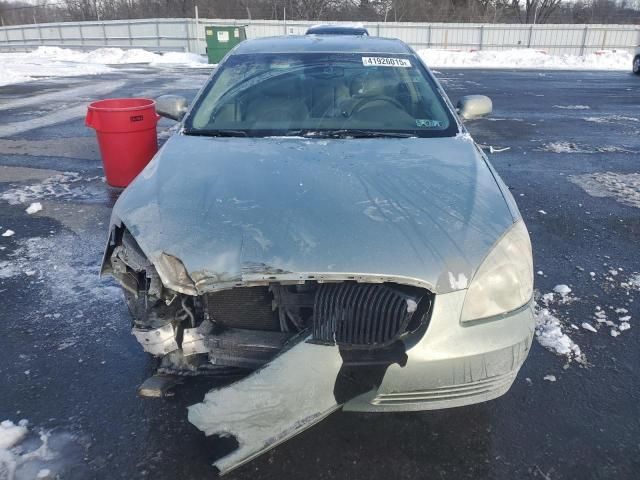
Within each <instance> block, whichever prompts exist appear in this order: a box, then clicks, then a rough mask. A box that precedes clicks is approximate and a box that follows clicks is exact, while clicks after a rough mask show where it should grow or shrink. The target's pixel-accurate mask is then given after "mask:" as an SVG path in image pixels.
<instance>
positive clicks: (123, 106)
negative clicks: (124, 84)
mask: <svg viewBox="0 0 640 480" xmlns="http://www.w3.org/2000/svg"><path fill="white" fill-rule="evenodd" d="M155 104H156V102H155V100H152V99H150V98H109V99H106V100H98V101H97V102H92V103H90V104H89V110H95V111H102V112H131V111H136V110H144V109H147V108H149V107H154V106H155Z"/></svg>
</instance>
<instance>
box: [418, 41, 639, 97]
mask: <svg viewBox="0 0 640 480" xmlns="http://www.w3.org/2000/svg"><path fill="white" fill-rule="evenodd" d="M418 54H419V55H420V56H421V57H422V59H423V60H424V61H425V62H426V63H427V65H429V67H439V68H442V67H456V68H521V69H542V70H629V71H630V70H631V63H632V60H633V55H632V54H631V53H629V52H626V51H622V50H606V51H600V52H596V53H590V54H588V55H582V56H581V55H552V54H548V53H546V52H544V51H541V50H533V49H525V48H522V49H512V50H477V51H458V50H437V49H424V50H419V51H418ZM560 108H562V107H560Z"/></svg>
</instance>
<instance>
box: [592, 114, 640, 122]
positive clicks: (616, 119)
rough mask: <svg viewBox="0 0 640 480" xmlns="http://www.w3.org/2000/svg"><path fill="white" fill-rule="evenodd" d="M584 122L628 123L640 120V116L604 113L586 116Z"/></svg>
mask: <svg viewBox="0 0 640 480" xmlns="http://www.w3.org/2000/svg"><path fill="white" fill-rule="evenodd" d="M583 120H584V121H585V122H592V123H629V122H635V123H637V122H640V118H637V117H627V116H625V115H605V116H602V117H586V118H584V119H583Z"/></svg>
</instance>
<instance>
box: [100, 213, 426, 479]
mask: <svg viewBox="0 0 640 480" xmlns="http://www.w3.org/2000/svg"><path fill="white" fill-rule="evenodd" d="M154 259H156V260H155V264H154V263H152V262H151V261H150V260H149V259H148V257H147V256H146V255H145V254H144V252H143V251H142V249H141V248H140V246H139V245H138V243H137V242H136V240H135V239H134V237H133V235H132V234H131V233H130V232H129V231H128V230H127V229H126V228H125V227H124V226H123V225H121V226H115V227H114V228H113V230H112V232H111V236H110V240H109V244H108V246H107V250H106V252H105V258H104V262H103V268H102V273H103V274H109V275H112V276H113V277H114V278H115V279H116V280H117V281H118V282H119V283H120V284H121V286H122V288H123V290H124V295H125V298H126V301H127V304H128V306H129V310H130V312H131V315H132V325H133V329H132V332H133V335H134V336H135V337H136V339H137V340H138V341H139V342H140V344H141V345H142V347H143V348H144V350H145V351H147V352H148V353H150V354H152V355H154V356H156V357H158V358H159V360H160V363H159V368H158V372H157V375H155V376H154V377H152V378H151V379H149V380H147V381H146V382H145V383H144V384H143V385H142V386H141V387H140V389H139V393H140V394H141V395H144V396H164V395H167V394H169V393H170V388H171V387H173V386H174V385H175V384H176V383H179V381H180V379H182V378H184V377H185V376H194V375H214V376H222V375H224V376H228V375H238V376H241V377H243V378H241V379H240V380H238V381H236V382H235V383H232V384H231V385H229V386H227V387H222V388H218V389H214V390H212V391H210V392H209V393H208V394H207V395H206V397H205V400H204V402H202V403H200V404H197V405H194V406H192V407H190V409H189V420H190V421H191V422H192V423H193V424H194V425H195V426H196V427H198V428H199V429H200V430H202V431H204V432H205V434H207V435H213V434H218V435H233V436H234V437H236V440H237V441H238V445H239V446H238V448H237V449H236V450H235V451H234V452H232V453H231V454H230V455H228V456H226V457H224V458H222V459H220V460H218V461H217V462H216V463H215V466H216V467H217V468H218V470H219V471H220V472H221V473H226V472H227V471H229V470H230V469H232V468H235V467H237V466H239V465H241V464H242V463H244V462H246V461H248V460H250V459H251V458H253V457H255V456H256V455H259V454H260V453H262V452H264V451H265V450H267V449H269V448H272V447H273V446H275V445H277V444H278V443H280V442H282V441H284V440H286V439H288V438H290V437H291V436H293V435H295V434H296V433H298V432H300V431H301V430H303V429H305V428H307V427H309V426H310V425H312V424H314V423H316V422H318V421H320V420H321V419H322V418H324V417H325V416H326V415H328V414H330V413H331V412H333V411H334V410H336V409H338V408H339V407H340V406H341V405H343V404H344V403H346V402H347V401H349V400H351V399H353V398H355V397H357V396H359V395H362V394H365V393H368V392H371V391H374V392H375V391H376V389H377V388H378V387H379V386H380V383H381V382H382V379H383V377H384V374H385V372H386V370H387V368H388V367H389V366H390V365H392V364H394V363H395V364H398V365H400V366H404V364H405V363H406V358H407V355H406V350H407V349H408V348H409V347H410V346H411V345H413V344H415V342H416V341H417V340H419V338H421V337H422V335H423V334H424V332H425V331H426V328H427V324H428V322H429V319H430V315H431V310H432V306H433V299H434V296H433V294H432V293H431V292H430V291H429V290H427V289H425V288H421V287H418V286H415V285H405V284H401V283H398V282H393V281H389V278H386V277H372V276H354V275H345V276H344V278H343V279H340V278H338V277H339V276H331V278H330V279H325V278H322V275H318V276H314V275H306V276H305V278H298V279H294V278H292V276H291V275H283V276H281V277H279V276H278V275H270V276H269V277H266V278H262V279H261V280H260V281H255V280H254V281H242V280H240V281H238V282H236V283H235V285H234V286H232V287H228V286H225V287H224V288H225V289H224V290H216V289H215V288H213V287H210V288H208V289H206V290H203V289H198V288H196V285H195V284H194V282H193V281H192V280H191V278H190V276H189V274H188V273H187V271H186V269H185V268H184V266H183V265H182V263H181V262H180V260H179V259H177V258H176V257H174V256H171V255H169V254H166V253H164V252H163V253H161V254H160V255H158V256H154ZM254 273H255V272H254ZM253 278H255V275H254V277H253ZM205 284H207V283H206V282H205ZM207 285H211V284H207Z"/></svg>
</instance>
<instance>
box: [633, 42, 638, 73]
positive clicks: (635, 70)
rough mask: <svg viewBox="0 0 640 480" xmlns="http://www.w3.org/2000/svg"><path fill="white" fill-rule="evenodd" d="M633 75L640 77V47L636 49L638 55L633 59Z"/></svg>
mask: <svg viewBox="0 0 640 480" xmlns="http://www.w3.org/2000/svg"><path fill="white" fill-rule="evenodd" d="M633 73H635V74H636V75H640V46H639V47H637V48H636V55H635V57H633Z"/></svg>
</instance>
